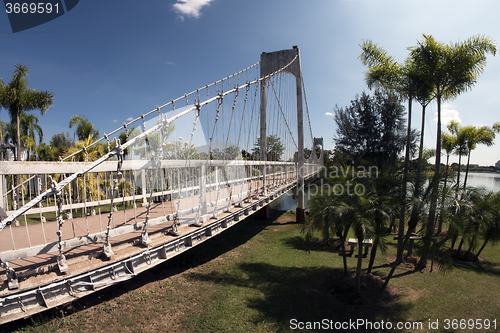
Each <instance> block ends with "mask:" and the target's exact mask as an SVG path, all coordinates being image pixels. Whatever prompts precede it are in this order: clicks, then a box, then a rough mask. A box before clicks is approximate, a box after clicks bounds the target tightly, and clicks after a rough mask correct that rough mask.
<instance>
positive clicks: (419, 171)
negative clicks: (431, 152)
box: [407, 105, 426, 257]
mask: <svg viewBox="0 0 500 333" xmlns="http://www.w3.org/2000/svg"><path fill="white" fill-rule="evenodd" d="M425 107H426V106H425V105H422V122H421V125H420V146H419V148H418V163H417V176H416V178H415V193H414V196H415V197H417V198H418V197H419V196H420V181H421V178H422V155H423V153H424V129H425ZM416 218H417V216H416V212H415V213H412V214H411V218H410V219H411V220H414V219H416ZM412 222H413V221H410V223H412ZM411 232H412V233H413V232H415V228H413V229H412V230H411ZM414 242H415V241H414V240H413V239H410V242H409V244H408V252H407V256H408V257H411V256H412V255H413V243H414Z"/></svg>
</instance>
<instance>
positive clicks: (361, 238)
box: [356, 232, 363, 295]
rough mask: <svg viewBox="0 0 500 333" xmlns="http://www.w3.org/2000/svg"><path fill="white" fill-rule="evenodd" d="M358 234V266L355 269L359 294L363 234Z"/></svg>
mask: <svg viewBox="0 0 500 333" xmlns="http://www.w3.org/2000/svg"><path fill="white" fill-rule="evenodd" d="M357 234H358V266H357V269H356V290H357V292H358V295H361V264H362V261H363V235H361V233H359V232H358V233H357Z"/></svg>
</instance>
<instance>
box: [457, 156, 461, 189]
mask: <svg viewBox="0 0 500 333" xmlns="http://www.w3.org/2000/svg"><path fill="white" fill-rule="evenodd" d="M461 168H462V154H460V152H459V153H458V172H457V189H458V186H459V185H460V169H461Z"/></svg>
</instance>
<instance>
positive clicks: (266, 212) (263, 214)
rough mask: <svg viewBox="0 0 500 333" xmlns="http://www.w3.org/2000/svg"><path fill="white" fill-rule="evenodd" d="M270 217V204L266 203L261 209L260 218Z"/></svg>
mask: <svg viewBox="0 0 500 333" xmlns="http://www.w3.org/2000/svg"><path fill="white" fill-rule="evenodd" d="M267 219H269V205H265V206H264V207H262V208H261V209H260V210H259V220H267Z"/></svg>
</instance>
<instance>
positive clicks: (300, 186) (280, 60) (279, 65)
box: [260, 46, 305, 222]
mask: <svg viewBox="0 0 500 333" xmlns="http://www.w3.org/2000/svg"><path fill="white" fill-rule="evenodd" d="M287 64H290V65H289V66H287V67H286V68H284V67H285V66H286V65H287ZM280 69H283V71H284V72H288V73H290V74H292V75H294V76H295V79H296V91H297V126H298V128H297V129H298V142H297V148H298V156H297V159H298V161H297V163H298V165H297V167H298V170H297V199H298V201H297V222H302V221H304V219H305V205H304V117H303V108H302V74H301V69H300V53H299V48H298V47H297V46H294V47H293V49H291V50H282V51H276V52H269V53H267V52H263V53H262V54H261V56H260V77H261V78H263V77H266V76H267V75H269V74H272V73H274V72H276V71H279V70H280ZM260 98H261V99H260V103H261V104H260V110H261V111H260V114H261V119H260V123H261V127H260V137H261V140H260V141H261V142H260V149H261V152H260V154H261V160H263V157H264V156H266V155H267V154H266V153H265V152H264V149H263V148H266V150H267V143H266V142H265V141H264V142H263V140H262V138H263V137H266V127H265V126H266V118H265V117H266V111H265V109H266V106H267V96H266V80H262V81H261V97H260ZM266 157H267V156H266ZM264 161H265V160H264Z"/></svg>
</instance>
